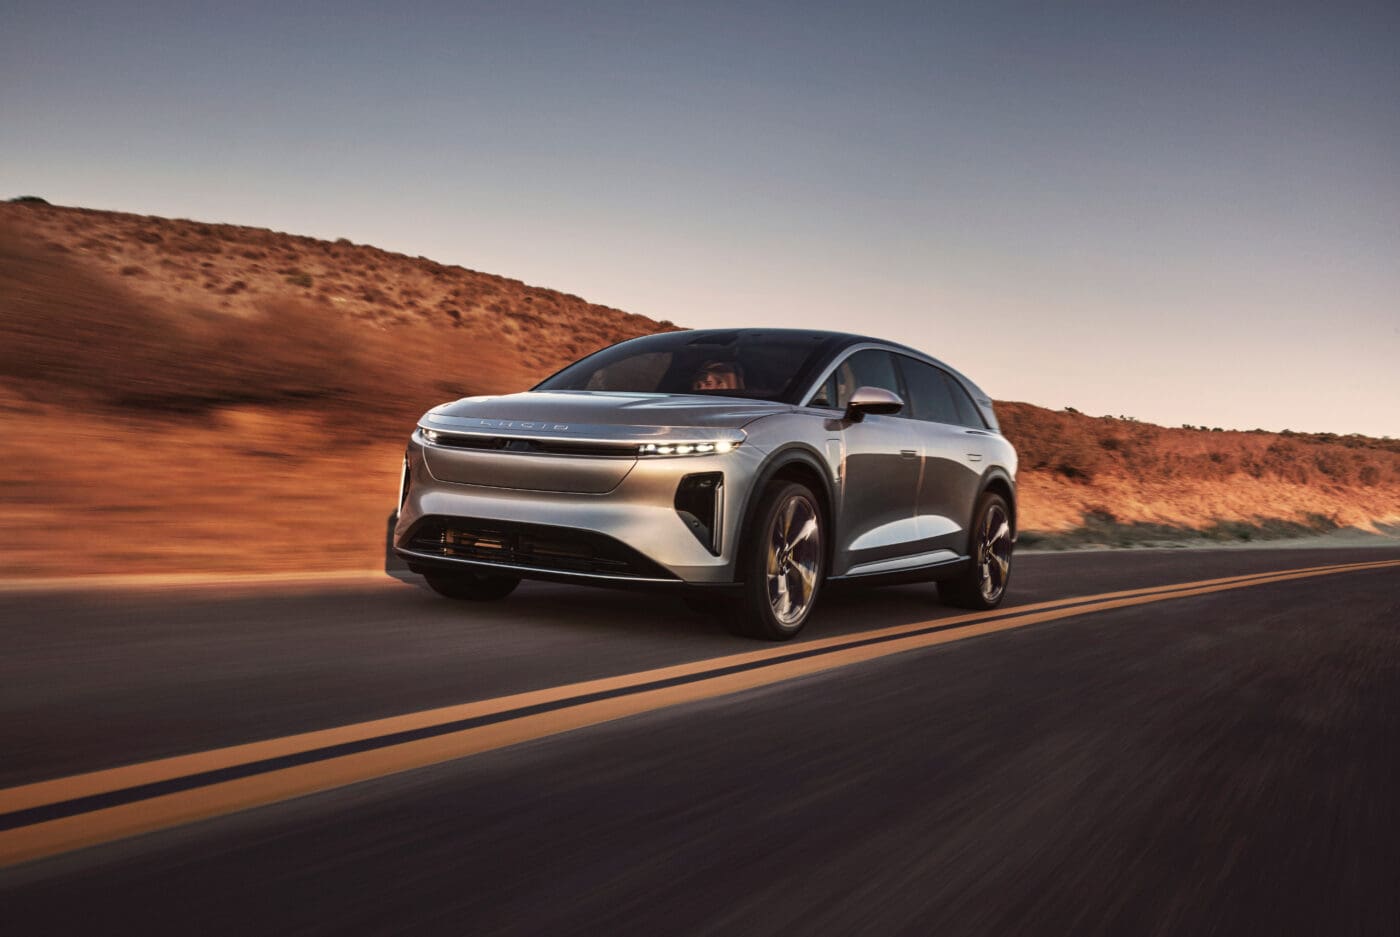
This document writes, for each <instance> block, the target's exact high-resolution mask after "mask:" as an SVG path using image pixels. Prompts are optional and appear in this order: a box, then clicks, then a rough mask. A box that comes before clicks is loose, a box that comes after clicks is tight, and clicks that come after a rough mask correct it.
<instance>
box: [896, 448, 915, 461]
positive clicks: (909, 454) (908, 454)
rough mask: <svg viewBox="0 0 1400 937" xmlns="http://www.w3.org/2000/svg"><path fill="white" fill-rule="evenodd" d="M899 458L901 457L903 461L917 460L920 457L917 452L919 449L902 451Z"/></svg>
mask: <svg viewBox="0 0 1400 937" xmlns="http://www.w3.org/2000/svg"><path fill="white" fill-rule="evenodd" d="M899 457H900V458H901V459H917V458H918V457H919V450H917V449H901V450H899Z"/></svg>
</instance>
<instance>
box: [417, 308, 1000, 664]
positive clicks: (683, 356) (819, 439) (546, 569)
mask: <svg viewBox="0 0 1400 937" xmlns="http://www.w3.org/2000/svg"><path fill="white" fill-rule="evenodd" d="M1015 539H1016V451H1015V449H1014V448H1012V446H1011V444H1010V443H1009V442H1007V440H1006V439H1005V438H1004V437H1003V436H1002V435H1001V433H1000V431H999V429H998V427H997V420H996V415H995V414H994V413H993V411H992V402H991V400H990V399H989V398H988V397H987V395H986V394H984V393H983V392H982V391H981V390H979V389H978V388H977V386H976V385H975V384H973V383H972V382H971V381H969V380H968V379H967V378H965V377H963V376H962V375H961V374H959V373H958V372H956V371H954V370H953V369H952V368H950V367H948V366H947V365H945V364H943V363H941V362H939V361H937V360H935V359H933V358H930V357H929V356H927V355H925V354H922V353H921V352H918V351H915V350H913V349H912V348H906V347H904V346H902V345H896V344H893V343H891V342H884V341H879V340H877V339H871V338H862V337H860V336H855V335H843V334H838V333H834V332H809V331H800V330H788V329H737V330H703V331H683V332H667V333H663V334H660V335H650V336H647V337H645V338H636V339H632V340H631V341H626V342H622V343H620V344H617V345H613V346H612V347H610V348H605V349H603V350H602V351H599V352H597V353H595V354H592V355H589V356H588V357H586V358H583V359H582V360H580V361H578V362H576V363H574V364H572V365H569V366H568V367H567V368H564V369H563V370H562V371H560V372H558V373H557V374H555V375H554V376H552V377H550V378H549V379H547V380H545V381H543V382H542V383H541V384H540V385H539V386H537V387H535V388H534V389H533V390H530V391H527V392H525V393H520V394H510V395H506V396H499V397H468V398H465V399H462V400H458V401H456V402H453V403H447V404H443V405H442V406H438V407H434V408H433V409H432V410H429V411H428V412H427V413H426V414H424V415H423V418H422V419H421V420H419V421H418V428H417V430H416V431H415V432H414V434H413V436H412V438H411V439H410V441H409V445H408V451H407V453H406V454H405V456H404V465H403V482H402V485H401V489H400V492H399V508H398V515H397V519H396V520H395V521H393V533H392V546H393V550H394V552H396V553H397V554H398V555H399V556H400V557H402V558H403V559H404V560H406V561H407V563H408V566H409V568H410V569H411V570H412V571H413V572H415V573H419V574H421V575H422V576H423V577H424V578H425V579H426V580H427V582H428V585H429V586H431V587H432V588H433V589H434V590H436V591H437V592H439V593H441V594H442V595H445V596H449V597H451V598H457V599H476V600H483V599H499V598H502V597H504V596H505V595H507V594H509V593H510V592H511V590H512V589H514V588H515V586H516V585H517V584H518V583H519V581H520V580H521V579H522V578H533V579H551V580H556V581H563V582H578V583H593V584H597V585H614V586H636V587H653V588H658V589H667V590H673V591H675V592H678V593H680V594H682V595H684V596H685V597H686V598H687V599H689V600H691V601H692V603H693V604H694V603H699V604H701V605H702V606H703V607H704V608H706V609H712V610H714V611H715V612H716V613H717V614H721V615H723V616H724V617H725V618H726V620H727V621H728V622H729V623H730V625H731V626H733V627H734V628H735V629H736V630H738V631H740V632H741V633H744V634H748V635H752V636H754V637H762V638H769V639H775V640H781V639H785V638H790V637H792V636H793V635H795V634H796V633H797V632H798V631H799V630H801V628H802V626H803V624H804V623H805V622H806V621H807V619H808V617H809V616H810V615H811V612H812V608H813V606H814V605H815V604H816V601H817V598H818V596H819V595H820V594H821V591H822V587H823V585H824V584H825V583H827V582H832V581H836V580H850V581H854V582H859V583H869V584H872V585H873V584H877V583H888V582H911V581H930V580H936V581H937V582H938V591H939V594H940V595H941V596H942V598H943V599H944V600H945V601H946V602H949V603H951V604H954V605H958V606H962V607H964V608H973V609H990V608H994V607H996V606H997V605H998V604H1000V603H1001V601H1002V598H1003V597H1004V596H1005V594H1006V586H1007V581H1008V578H1009V576H1010V572H1011V552H1012V547H1013V545H1014V543H1015Z"/></svg>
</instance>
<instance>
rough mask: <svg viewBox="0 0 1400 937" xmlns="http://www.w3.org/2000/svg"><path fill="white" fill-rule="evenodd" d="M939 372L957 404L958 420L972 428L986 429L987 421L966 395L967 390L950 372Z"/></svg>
mask: <svg viewBox="0 0 1400 937" xmlns="http://www.w3.org/2000/svg"><path fill="white" fill-rule="evenodd" d="M939 373H940V374H943V379H944V380H945V381H947V382H948V392H949V393H950V394H951V395H952V397H953V402H954V403H955V404H956V405H957V408H958V422H959V423H961V424H962V425H963V426H970V427H972V428H973V429H986V428H987V421H986V420H984V419H982V411H980V410H978V409H977V404H975V403H973V402H972V398H971V397H969V396H968V395H967V390H966V389H965V388H964V387H963V386H962V384H960V383H959V382H958V379H957V378H955V377H953V375H951V374H947V373H944V372H941V371H940V372H939Z"/></svg>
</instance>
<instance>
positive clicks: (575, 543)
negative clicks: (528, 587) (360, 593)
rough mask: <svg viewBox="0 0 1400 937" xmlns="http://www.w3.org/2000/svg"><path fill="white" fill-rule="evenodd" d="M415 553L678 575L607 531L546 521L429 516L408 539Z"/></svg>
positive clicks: (570, 569) (554, 568) (568, 569)
mask: <svg viewBox="0 0 1400 937" xmlns="http://www.w3.org/2000/svg"><path fill="white" fill-rule="evenodd" d="M403 548H404V549H406V550H410V551H412V552H414V553H419V554H426V555H429V556H441V557H444V558H446V559H457V560H474V561H477V562H482V563H503V564H506V565H508V566H521V567H525V568H527V569H537V570H540V571H541V572H561V573H591V574H594V575H602V576H620V577H625V578H636V579H675V578H676V577H675V576H673V575H672V574H671V573H670V572H668V571H667V570H666V569H665V568H664V567H662V566H660V565H658V564H657V563H655V562H653V561H651V560H649V559H647V558H646V557H645V556H642V554H640V553H638V552H637V551H636V550H634V549H632V548H631V547H629V546H627V545H626V544H625V543H622V542H621V541H619V540H614V539H613V538H612V537H609V536H607V535H605V534H599V533H593V532H592V531H586V530H574V529H572V528H568V527H551V526H548V525H545V524H516V523H509V522H505V521H490V520H478V519H475V518H463V517H425V518H423V519H422V520H421V521H419V522H418V523H417V524H416V525H414V528H413V530H412V531H410V532H409V535H408V536H407V537H405V538H404V540H403Z"/></svg>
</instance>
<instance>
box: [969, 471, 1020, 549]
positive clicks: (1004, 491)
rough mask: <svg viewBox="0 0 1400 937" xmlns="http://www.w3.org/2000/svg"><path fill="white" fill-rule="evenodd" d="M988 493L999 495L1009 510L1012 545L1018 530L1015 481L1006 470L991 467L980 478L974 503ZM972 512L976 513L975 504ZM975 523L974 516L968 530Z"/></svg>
mask: <svg viewBox="0 0 1400 937" xmlns="http://www.w3.org/2000/svg"><path fill="white" fill-rule="evenodd" d="M988 492H992V493H994V494H999V495H1001V496H1002V497H1003V498H1005V499H1006V505H1007V507H1008V508H1010V509H1011V538H1012V542H1013V543H1014V542H1015V539H1016V533H1017V531H1018V530H1019V529H1020V528H1019V526H1018V524H1017V521H1016V481H1015V479H1013V478H1012V477H1011V474H1010V473H1009V472H1007V471H1006V469H1004V468H1002V467H1000V466H993V467H992V468H989V469H988V470H987V471H986V472H985V473H984V474H983V476H982V481H981V483H980V485H979V486H978V489H977V498H976V501H981V500H982V496H983V495H985V494H987V493H988ZM972 510H973V512H974V514H975V513H976V511H977V505H976V503H975V502H974V504H973V507H972ZM975 522H976V517H975V516H974V517H973V518H972V519H971V521H970V523H969V528H968V529H971V526H972V524H973V523H975Z"/></svg>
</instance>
